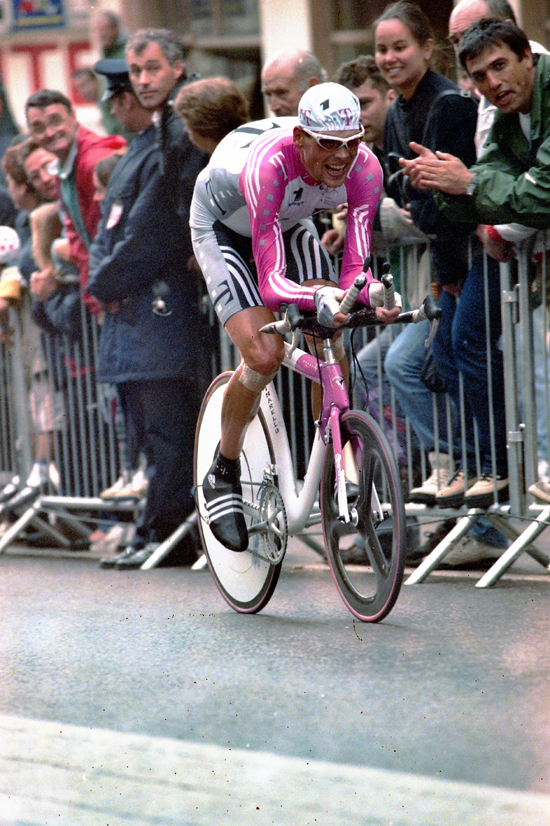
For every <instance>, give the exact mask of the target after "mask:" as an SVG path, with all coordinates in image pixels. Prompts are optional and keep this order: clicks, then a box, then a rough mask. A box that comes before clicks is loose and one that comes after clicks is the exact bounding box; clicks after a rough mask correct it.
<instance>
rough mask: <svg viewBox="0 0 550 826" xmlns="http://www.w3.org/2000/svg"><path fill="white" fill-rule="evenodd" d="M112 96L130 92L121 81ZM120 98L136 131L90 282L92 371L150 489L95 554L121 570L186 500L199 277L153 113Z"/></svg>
mask: <svg viewBox="0 0 550 826" xmlns="http://www.w3.org/2000/svg"><path fill="white" fill-rule="evenodd" d="M118 62H119V61H116V63H118ZM102 63H103V64H105V63H106V61H102ZM118 94H119V95H125V96H128V95H130V96H133V93H132V92H131V90H130V89H129V88H128V87H127V86H126V87H124V88H123V87H121V90H120V91H119V93H118ZM116 97H117V95H115V96H114V98H115V100H116ZM126 103H127V104H128V105H125V106H122V105H121V106H120V107H118V108H117V114H118V115H119V117H122V118H123V119H124V118H125V114H126V115H127V116H128V117H127V118H126V119H125V123H124V126H125V127H126V128H129V129H131V130H134V131H135V132H137V133H138V134H137V135H136V137H135V138H134V140H133V142H132V144H131V146H130V149H129V151H128V152H127V154H126V155H125V156H124V157H123V158H122V160H121V161H120V162H119V163H118V165H117V167H116V169H115V171H114V173H113V175H112V177H111V179H110V181H109V184H108V187H107V193H106V196H105V199H104V202H103V217H102V220H101V223H100V226H99V231H98V234H97V237H96V240H95V241H94V243H93V244H92V247H91V250H90V281H89V290H90V292H91V293H92V295H94V296H95V297H96V298H97V299H98V300H99V301H100V302H101V303H102V304H103V306H104V307H105V310H106V313H105V318H104V322H103V327H102V330H101V338H100V346H99V367H98V379H99V381H105V382H111V383H114V384H116V385H117V389H118V391H119V393H120V394H121V395H122V396H123V397H124V404H123V406H124V407H126V409H127V410H128V412H129V415H131V416H132V415H133V416H135V417H137V416H139V417H141V419H142V421H143V426H144V431H145V439H146V452H147V456H148V476H149V488H148V494H147V500H146V504H145V508H144V511H143V513H142V514H141V516H140V519H139V523H138V526H137V530H136V536H135V538H134V541H133V543H132V545H130V546H129V547H128V548H127V549H126V550H125V551H124V552H123V553H122V554H121V555H120V557H119V558H118V559H117V560H112V561H110V560H108V559H107V560H103V561H102V566H103V567H109V566H111V565H114V566H115V567H116V568H117V569H119V570H127V569H132V568H139V567H141V565H142V564H143V563H144V562H145V561H146V560H147V559H148V558H149V556H151V554H152V553H153V552H154V550H155V549H156V547H157V546H158V544H159V543H160V542H163V541H164V540H165V539H167V538H168V537H169V536H170V534H171V533H172V532H173V531H174V530H175V529H176V528H177V527H178V526H179V525H180V524H181V523H182V522H183V521H184V520H185V518H186V517H187V516H189V514H190V513H191V512H192V510H193V508H194V503H193V498H192V484H193V479H192V466H193V439H194V430H195V421H196V415H197V412H198V404H199V401H200V398H199V393H198V392H197V388H196V386H195V384H194V377H195V376H196V374H197V360H198V359H199V358H200V352H201V347H200V340H198V339H197V331H198V330H199V329H200V320H199V318H198V313H197V310H196V305H197V299H196V291H197V284H196V281H195V279H194V278H193V277H191V276H190V275H188V274H187V273H186V272H185V268H184V264H183V262H184V261H185V260H186V255H187V242H186V237H185V233H184V232H183V230H182V229H181V227H178V216H177V213H176V209H175V205H174V202H173V200H172V199H170V198H168V197H166V190H165V182H164V180H163V177H162V174H161V163H160V152H159V149H158V145H157V141H156V138H157V135H156V129H155V126H152V125H151V112H150V110H149V109H145V108H144V107H143V106H141V105H140V103H139V102H138V100H137V98H135V97H134V105H133V106H130V105H129V103H130V102H129V101H127V102H126Z"/></svg>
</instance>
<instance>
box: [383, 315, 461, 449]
mask: <svg viewBox="0 0 550 826" xmlns="http://www.w3.org/2000/svg"><path fill="white" fill-rule="evenodd" d="M428 333H429V322H428V321H421V322H420V323H419V324H407V325H406V327H405V329H404V330H403V332H402V333H401V335H399V336H398V337H397V338H396V339H395V341H394V342H393V344H392V345H391V347H390V349H389V350H388V353H387V355H386V360H385V362H384V369H385V371H386V375H387V377H388V379H389V381H390V384H391V385H392V387H393V389H394V390H395V395H396V397H397V400H398V402H399V404H400V405H401V409H402V410H403V412H404V414H405V415H406V416H408V418H409V420H410V423H411V426H412V427H413V429H414V431H415V433H416V435H417V436H418V439H419V441H420V442H421V444H422V446H423V448H424V450H426V451H432V450H435V449H436V445H435V435H434V418H433V413H434V396H433V394H432V393H431V392H430V391H429V390H428V388H427V387H426V386H425V385H424V384H423V383H422V381H421V378H420V377H421V375H422V368H423V367H424V362H425V360H426V347H425V346H424V342H425V340H426V338H427V336H428ZM435 400H436V408H437V421H438V427H439V449H440V450H441V451H442V452H443V453H449V439H448V437H447V421H446V414H445V397H444V395H439V394H438V395H437V396H435ZM451 442H452V440H451ZM457 455H458V454H457Z"/></svg>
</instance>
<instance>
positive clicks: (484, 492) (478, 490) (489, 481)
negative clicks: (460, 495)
mask: <svg viewBox="0 0 550 826" xmlns="http://www.w3.org/2000/svg"><path fill="white" fill-rule="evenodd" d="M507 499H508V479H503V477H502V476H493V475H492V474H490V473H483V474H482V475H481V476H480V477H479V479H478V480H477V481H476V482H475V484H473V485H472V487H471V488H469V490H468V491H467V492H466V494H465V496H464V504H465V505H467V506H468V507H469V508H490V507H491V505H493V504H494V502H495V501H497V502H505V501H506V500H507Z"/></svg>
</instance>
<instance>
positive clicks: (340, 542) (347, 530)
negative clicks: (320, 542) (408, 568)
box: [320, 410, 405, 622]
mask: <svg viewBox="0 0 550 826" xmlns="http://www.w3.org/2000/svg"><path fill="white" fill-rule="evenodd" d="M340 427H341V433H342V444H343V445H345V444H346V443H350V445H351V447H352V450H353V455H354V458H355V464H356V468H357V479H358V488H359V493H358V495H357V497H356V498H355V499H354V501H353V502H351V503H350V509H351V508H354V509H355V511H356V513H357V517H356V520H355V523H356V524H355V525H354V524H353V523H348V524H344V523H343V522H341V521H340V519H339V518H338V517H339V512H338V505H337V502H336V495H335V478H336V477H335V469H334V451H333V448H332V444H329V445H328V446H327V450H326V453H325V458H324V462H323V472H322V476H321V492H320V500H321V515H322V524H323V535H324V539H325V547H326V550H327V557H328V561H329V565H330V569H331V572H332V576H333V579H334V582H335V584H336V587H337V589H338V591H339V593H340V596H341V597H342V599H343V601H344V603H345V605H346V606H347V608H348V609H349V610H350V611H351V613H352V614H353V615H354V616H355V617H357V619H359V620H361V621H362V622H380V620H382V619H383V618H384V617H385V616H387V615H388V614H389V612H390V611H391V609H392V608H393V606H394V605H395V601H396V600H397V597H398V595H399V591H400V589H401V584H402V582H403V571H404V567H405V507H404V504H403V491H402V488H401V480H400V476H399V472H398V470H397V465H396V462H395V458H394V455H393V451H392V449H391V447H390V445H389V443H388V440H387V439H386V436H385V435H384V433H383V432H382V430H381V428H380V426H379V425H378V424H377V422H375V421H374V420H373V419H372V418H371V417H370V416H368V415H367V414H365V413H363V412H362V411H359V410H350V411H348V412H346V413H344V414H343V415H342V417H341V419H340ZM374 490H376V493H377V495H378V499H379V502H380V503H383V507H382V511H383V512H382V511H381V510H380V509H379V508H378V509H377V510H376V511H375V509H376V501H375V494H374ZM358 537H361V539H362V541H363V544H364V546H365V550H364V551H363V552H361V549H360V548H359V549H358V548H357V546H356V545H355V546H353V545H352V544H351V543H355V542H356V541H357V538H358Z"/></svg>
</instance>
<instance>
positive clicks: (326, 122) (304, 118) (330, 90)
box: [298, 83, 361, 132]
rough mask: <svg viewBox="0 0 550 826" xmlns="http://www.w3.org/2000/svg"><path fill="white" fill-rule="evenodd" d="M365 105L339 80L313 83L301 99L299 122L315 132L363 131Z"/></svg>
mask: <svg viewBox="0 0 550 826" xmlns="http://www.w3.org/2000/svg"><path fill="white" fill-rule="evenodd" d="M360 114H361V106H360V104H359V100H358V99H357V97H356V95H354V94H353V92H352V91H350V89H346V87H345V86H341V85H340V84H339V83H318V84H317V85H316V86H310V87H309V89H307V90H306V91H305V92H304V94H303V95H302V97H301V99H300V103H299V106H298V123H299V124H300V126H303V127H305V128H306V129H311V131H312V132H339V131H346V130H350V129H355V130H357V131H359V130H360V129H361V123H360V121H359V115H360Z"/></svg>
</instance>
